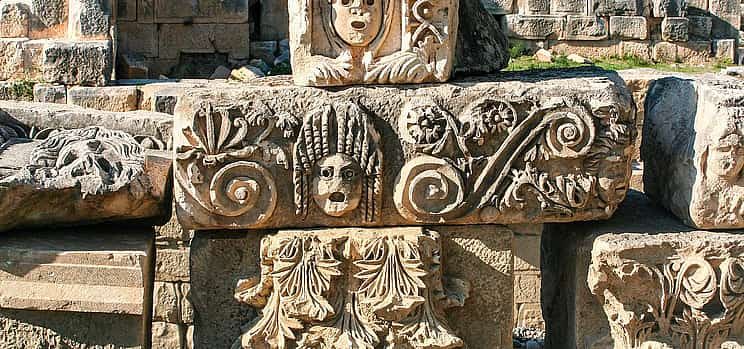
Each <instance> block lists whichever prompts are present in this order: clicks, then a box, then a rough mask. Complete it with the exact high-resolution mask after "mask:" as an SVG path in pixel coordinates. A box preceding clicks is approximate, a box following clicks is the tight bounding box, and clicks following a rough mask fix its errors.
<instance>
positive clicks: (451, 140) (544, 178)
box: [394, 98, 634, 222]
mask: <svg viewBox="0 0 744 349" xmlns="http://www.w3.org/2000/svg"><path fill="white" fill-rule="evenodd" d="M517 102H518V103H522V104H525V103H527V104H529V103H531V102H529V101H517ZM516 110H517V109H516V108H515V107H514V106H513V105H512V103H511V102H509V101H506V100H500V99H492V98H484V99H481V100H478V101H476V102H474V103H472V104H471V105H470V106H468V107H467V108H466V109H465V111H463V113H462V114H461V115H460V116H458V117H454V116H452V115H451V114H449V113H448V112H447V111H445V110H443V109H442V108H440V107H438V106H436V104H435V103H434V102H433V101H413V102H411V103H409V104H408V105H407V106H406V107H405V108H404V110H403V112H402V115H401V118H400V119H399V122H398V128H399V132H400V133H401V135H402V137H401V138H402V139H403V140H404V141H405V142H407V143H409V144H411V146H412V147H413V149H414V150H416V151H417V152H419V153H422V154H424V155H421V156H419V157H416V158H413V159H412V160H409V161H408V162H407V163H406V165H405V166H403V169H402V171H401V174H400V176H399V177H398V179H397V180H396V191H395V194H394V200H395V204H396V208H397V209H398V212H399V213H400V214H401V215H402V216H404V217H406V218H408V219H410V220H413V221H417V222H438V221H439V222H442V221H445V220H451V219H456V218H459V217H462V216H464V215H466V214H468V213H471V212H474V211H477V210H481V213H480V214H481V217H482V218H483V219H484V220H497V221H500V220H503V219H504V217H508V216H511V215H514V214H519V213H520V212H524V211H526V210H534V209H538V210H540V211H542V212H544V213H545V214H549V215H555V216H558V217H571V216H572V215H573V214H574V212H575V211H576V210H581V209H584V208H585V207H586V206H587V205H588V204H589V202H591V201H592V199H594V198H598V199H599V200H601V202H603V203H604V205H606V210H607V211H612V210H614V209H615V207H616V206H617V205H618V204H619V203H620V201H621V200H622V197H623V196H624V192H625V189H626V188H627V179H626V178H624V176H622V175H620V174H621V173H624V172H626V171H627V168H628V166H629V157H628V154H627V151H628V148H629V147H628V146H629V145H630V144H632V139H633V138H634V130H633V128H632V127H629V125H627V124H623V123H620V122H619V121H618V120H619V118H618V111H617V110H615V109H614V107H608V108H606V107H602V108H597V109H595V110H593V111H590V110H589V109H588V108H587V107H586V106H584V105H581V104H580V103H578V102H576V101H570V100H556V101H554V102H552V103H550V104H548V105H544V106H542V107H537V106H534V105H533V107H532V109H531V110H530V112H529V113H528V114H527V115H519V113H517V111H516ZM466 193H467V195H466ZM535 206H537V207H535Z"/></svg>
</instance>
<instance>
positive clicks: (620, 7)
mask: <svg viewBox="0 0 744 349" xmlns="http://www.w3.org/2000/svg"><path fill="white" fill-rule="evenodd" d="M677 1H678V0H677ZM589 6H590V7H589V13H590V14H593V15H596V16H645V15H647V14H646V11H647V10H646V9H645V7H646V6H648V4H646V3H645V1H636V0H590V1H589Z"/></svg>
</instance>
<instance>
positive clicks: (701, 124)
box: [641, 78, 744, 229]
mask: <svg viewBox="0 0 744 349" xmlns="http://www.w3.org/2000/svg"><path fill="white" fill-rule="evenodd" d="M643 133H644V135H645V136H644V141H643V144H642V146H641V157H642V158H643V160H644V188H645V191H646V192H647V193H648V194H649V195H650V196H652V197H654V198H655V199H657V201H659V202H660V203H661V204H663V205H664V206H665V207H666V208H667V209H669V210H670V211H672V212H673V213H674V214H675V215H676V216H677V217H679V218H680V219H682V220H683V221H684V222H685V224H687V225H690V226H692V227H696V228H700V229H727V228H744V171H742V170H743V169H744V81H739V80H734V79H732V80H711V79H710V78H697V79H693V80H690V79H679V78H665V79H662V80H659V81H657V82H656V83H655V84H654V85H653V86H652V87H651V89H650V91H649V94H648V97H647V98H646V120H645V124H644V131H643Z"/></svg>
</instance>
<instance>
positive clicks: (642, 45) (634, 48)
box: [619, 41, 654, 143]
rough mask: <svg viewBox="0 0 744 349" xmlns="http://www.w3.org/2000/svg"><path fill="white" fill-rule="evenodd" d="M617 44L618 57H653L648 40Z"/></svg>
mask: <svg viewBox="0 0 744 349" xmlns="http://www.w3.org/2000/svg"><path fill="white" fill-rule="evenodd" d="M619 46H620V51H619V55H620V57H638V58H641V59H644V60H646V61H651V59H652V57H653V51H654V48H653V46H652V45H651V44H650V43H648V42H637V41H623V42H621V43H620V45H619ZM636 143H637V142H636Z"/></svg>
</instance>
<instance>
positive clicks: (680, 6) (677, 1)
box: [650, 0, 686, 18]
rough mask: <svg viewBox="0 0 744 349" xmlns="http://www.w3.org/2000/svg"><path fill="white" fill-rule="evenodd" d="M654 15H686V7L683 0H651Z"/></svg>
mask: <svg viewBox="0 0 744 349" xmlns="http://www.w3.org/2000/svg"><path fill="white" fill-rule="evenodd" d="M650 3H651V15H652V16H653V17H657V18H662V17H684V16H685V14H686V12H685V11H686V8H685V6H684V1H682V0H651V1H650Z"/></svg>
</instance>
